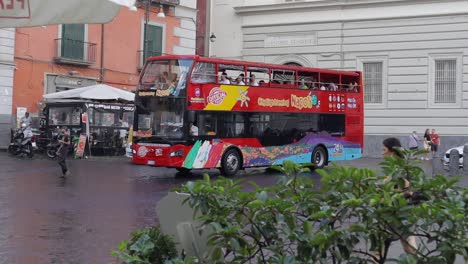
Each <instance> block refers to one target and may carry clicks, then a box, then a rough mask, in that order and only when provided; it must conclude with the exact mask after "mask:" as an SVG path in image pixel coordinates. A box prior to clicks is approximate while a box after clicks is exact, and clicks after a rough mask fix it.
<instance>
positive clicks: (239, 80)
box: [234, 73, 245, 85]
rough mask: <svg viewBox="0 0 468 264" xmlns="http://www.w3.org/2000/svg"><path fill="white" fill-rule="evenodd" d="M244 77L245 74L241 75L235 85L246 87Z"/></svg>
mask: <svg viewBox="0 0 468 264" xmlns="http://www.w3.org/2000/svg"><path fill="white" fill-rule="evenodd" d="M244 77H245V76H244V74H243V73H241V74H239V76H237V78H236V80H235V81H234V82H235V84H237V85H245V82H244Z"/></svg>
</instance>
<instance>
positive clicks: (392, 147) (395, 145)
mask: <svg viewBox="0 0 468 264" xmlns="http://www.w3.org/2000/svg"><path fill="white" fill-rule="evenodd" d="M382 144H383V156H397V157H399V158H403V156H402V155H401V153H400V152H399V151H398V149H399V148H401V143H400V141H399V140H398V139H397V138H393V137H391V138H387V139H385V140H384V141H383V142H382ZM401 180H403V184H402V186H403V189H402V190H401V192H403V193H404V194H405V197H408V199H409V198H410V197H411V196H412V195H413V192H411V190H410V189H411V184H410V181H409V179H407V178H401ZM399 239H400V242H401V245H402V246H403V250H404V251H405V252H406V253H407V254H413V253H414V249H417V248H418V245H417V242H416V237H415V236H408V237H399Z"/></svg>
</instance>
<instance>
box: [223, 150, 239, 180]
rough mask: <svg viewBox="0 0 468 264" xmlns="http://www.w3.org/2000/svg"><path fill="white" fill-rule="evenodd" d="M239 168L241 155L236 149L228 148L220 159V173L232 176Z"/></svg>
mask: <svg viewBox="0 0 468 264" xmlns="http://www.w3.org/2000/svg"><path fill="white" fill-rule="evenodd" d="M240 169H241V157H240V154H239V151H237V150H236V149H233V148H231V149H228V150H227V151H226V152H225V153H224V155H223V158H222V159H221V173H222V174H223V175H224V176H234V175H236V173H237V172H238V171H239V170H240Z"/></svg>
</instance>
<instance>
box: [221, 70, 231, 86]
mask: <svg viewBox="0 0 468 264" xmlns="http://www.w3.org/2000/svg"><path fill="white" fill-rule="evenodd" d="M219 83H220V84H231V81H229V79H228V77H227V73H226V72H223V73H222V74H221V79H220V81H219Z"/></svg>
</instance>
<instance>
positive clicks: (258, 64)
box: [147, 55, 360, 76]
mask: <svg viewBox="0 0 468 264" xmlns="http://www.w3.org/2000/svg"><path fill="white" fill-rule="evenodd" d="M169 59H192V60H194V61H199V62H211V63H218V64H225V65H229V64H230V65H238V66H247V67H258V68H270V69H277V70H294V71H301V72H320V73H322V74H333V75H335V74H341V75H346V76H359V75H360V73H359V71H344V70H332V69H325V68H312V67H307V66H294V65H281V64H269V63H263V62H252V61H241V60H229V59H220V58H212V57H201V56H199V55H164V56H155V57H150V58H148V60H147V61H154V60H169Z"/></svg>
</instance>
